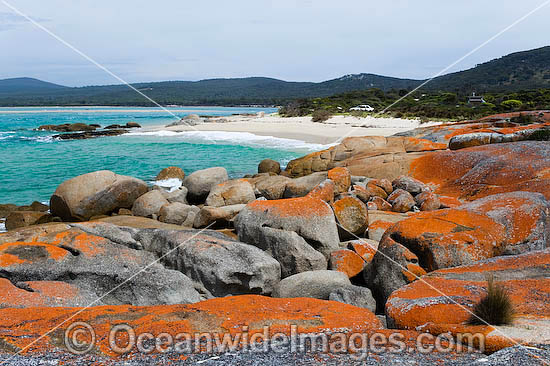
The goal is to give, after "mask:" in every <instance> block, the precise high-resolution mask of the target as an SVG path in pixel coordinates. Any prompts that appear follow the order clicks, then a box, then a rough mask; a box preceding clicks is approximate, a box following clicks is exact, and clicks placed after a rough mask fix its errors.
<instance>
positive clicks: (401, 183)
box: [392, 176, 428, 196]
mask: <svg viewBox="0 0 550 366" xmlns="http://www.w3.org/2000/svg"><path fill="white" fill-rule="evenodd" d="M392 186H393V189H394V190H398V189H402V190H404V191H407V192H409V193H410V194H412V195H414V196H416V195H417V194H420V193H422V192H424V191H427V190H428V187H427V186H426V185H425V184H424V183H422V182H421V181H419V180H418V179H414V178H411V177H407V176H401V177H399V178H397V179H395V180H394V181H393V182H392Z"/></svg>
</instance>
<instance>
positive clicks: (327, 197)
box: [306, 180, 336, 203]
mask: <svg viewBox="0 0 550 366" xmlns="http://www.w3.org/2000/svg"><path fill="white" fill-rule="evenodd" d="M335 189H336V187H335V185H334V182H333V181H332V180H325V181H324V182H321V183H320V184H319V185H317V186H316V187H315V188H313V189H312V190H311V191H310V192H309V193H308V194H307V196H306V197H310V198H317V199H320V200H322V201H325V202H328V203H332V202H334V193H335Z"/></svg>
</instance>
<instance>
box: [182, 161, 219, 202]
mask: <svg viewBox="0 0 550 366" xmlns="http://www.w3.org/2000/svg"><path fill="white" fill-rule="evenodd" d="M228 179H229V177H228V175H227V170H225V168H221V167H215V168H208V169H203V170H197V171H196V172H193V173H191V174H189V175H188V176H187V177H186V178H185V180H184V181H183V185H184V186H185V187H186V188H187V189H188V191H189V192H188V193H187V199H188V201H189V202H191V203H192V204H197V203H203V202H204V200H206V197H208V194H209V193H210V190H211V189H212V188H213V187H214V186H216V185H218V184H220V183H223V182H225V181H227V180H228Z"/></svg>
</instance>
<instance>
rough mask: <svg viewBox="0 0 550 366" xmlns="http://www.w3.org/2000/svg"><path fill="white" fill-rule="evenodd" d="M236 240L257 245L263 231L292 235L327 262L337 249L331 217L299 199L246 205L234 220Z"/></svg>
mask: <svg viewBox="0 0 550 366" xmlns="http://www.w3.org/2000/svg"><path fill="white" fill-rule="evenodd" d="M234 222H235V229H236V230H237V233H238V235H239V240H241V241H243V242H245V243H249V244H252V245H258V243H259V242H260V240H261V239H260V237H261V229H262V228H263V227H271V228H274V229H282V230H286V231H294V232H296V233H297V234H298V235H299V236H301V237H302V238H303V239H304V240H305V241H306V242H308V243H309V244H310V245H311V246H312V247H313V248H314V249H316V250H318V251H320V252H321V253H323V254H324V255H325V257H327V258H328V256H329V255H330V253H331V252H332V251H333V250H336V249H338V244H339V238H338V229H337V226H336V221H335V219H334V213H333V211H332V209H331V208H330V206H329V205H328V204H327V203H326V202H323V201H321V200H320V199H317V198H312V197H300V198H290V199H282V200H272V201H254V202H251V203H249V204H248V205H247V206H246V207H245V208H244V209H243V210H242V211H241V212H240V213H239V214H238V215H237V217H235V221H234Z"/></svg>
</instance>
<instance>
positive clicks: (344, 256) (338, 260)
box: [330, 249, 366, 278]
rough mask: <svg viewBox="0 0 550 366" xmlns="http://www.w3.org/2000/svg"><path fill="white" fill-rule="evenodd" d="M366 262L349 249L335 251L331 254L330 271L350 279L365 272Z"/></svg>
mask: <svg viewBox="0 0 550 366" xmlns="http://www.w3.org/2000/svg"><path fill="white" fill-rule="evenodd" d="M365 264H366V262H365V260H364V259H363V258H362V257H361V256H360V255H359V254H357V253H355V252H354V251H351V250H349V249H340V250H335V251H334V252H332V253H331V254H330V269H332V270H333V271H338V272H342V273H345V274H346V275H347V276H348V277H349V278H352V277H355V276H357V275H359V274H360V273H361V272H363V269H364V268H365Z"/></svg>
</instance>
